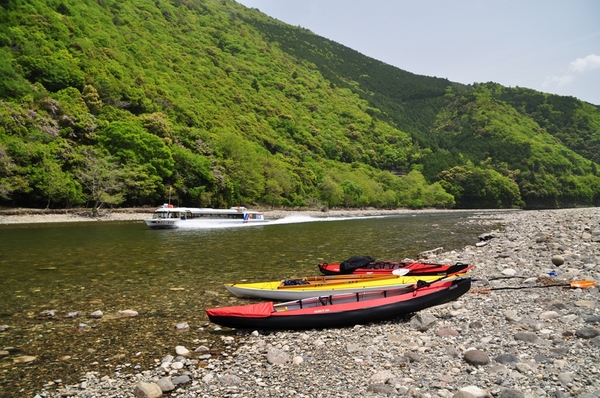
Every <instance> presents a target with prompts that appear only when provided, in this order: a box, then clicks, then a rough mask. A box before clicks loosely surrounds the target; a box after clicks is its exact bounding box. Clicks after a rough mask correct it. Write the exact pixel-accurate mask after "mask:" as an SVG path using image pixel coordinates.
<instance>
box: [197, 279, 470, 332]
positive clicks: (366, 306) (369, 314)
mask: <svg viewBox="0 0 600 398" xmlns="http://www.w3.org/2000/svg"><path fill="white" fill-rule="evenodd" d="M470 288H471V278H468V277H465V278H454V279H451V280H445V281H438V282H433V283H431V284H430V285H429V286H422V287H416V286H411V287H405V288H400V289H385V290H381V289H380V290H379V291H378V292H368V293H364V292H363V293H354V294H338V295H332V296H319V297H312V298H308V299H305V300H297V301H291V302H287V303H281V304H274V303H272V302H267V303H258V304H250V305H246V306H235V307H222V308H213V309H208V310H206V313H207V315H208V317H209V319H210V321H211V322H213V323H216V324H218V325H221V326H225V327H231V328H237V329H271V330H301V329H321V328H330V327H343V326H353V325H357V324H365V323H371V322H379V321H383V320H388V319H392V318H395V317H398V316H401V315H406V314H410V313H414V312H417V311H421V310H423V309H426V308H429V307H433V306H436V305H440V304H445V303H448V302H450V301H453V300H456V299H457V298H459V297H460V296H462V295H463V294H465V293H467V292H468V291H469V290H470Z"/></svg>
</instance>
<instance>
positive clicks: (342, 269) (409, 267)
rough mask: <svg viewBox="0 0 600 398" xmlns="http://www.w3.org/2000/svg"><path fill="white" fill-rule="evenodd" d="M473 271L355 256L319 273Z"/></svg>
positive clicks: (462, 266)
mask: <svg viewBox="0 0 600 398" xmlns="http://www.w3.org/2000/svg"><path fill="white" fill-rule="evenodd" d="M471 269H473V265H470V264H463V263H456V264H434V263H422V262H418V261H410V262H404V261H375V259H373V258H372V257H368V256H355V257H351V258H349V259H348V260H346V261H344V262H342V263H340V264H327V263H323V264H319V271H321V273H322V274H323V275H342V274H375V275H377V274H380V275H386V274H394V273H395V271H396V272H397V271H399V270H402V271H403V272H402V274H403V275H408V276H411V275H412V276H420V275H423V276H425V275H440V276H442V275H452V274H456V273H464V272H468V271H470V270H471Z"/></svg>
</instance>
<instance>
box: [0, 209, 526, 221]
mask: <svg viewBox="0 0 600 398" xmlns="http://www.w3.org/2000/svg"><path fill="white" fill-rule="evenodd" d="M154 210H156V208H123V209H107V210H101V211H100V212H99V214H98V215H96V216H94V215H92V211H91V209H83V208H80V209H28V208H13V209H0V225H2V224H33V223H54V222H60V223H65V222H92V221H143V220H144V219H147V218H152V214H153V213H154ZM252 210H258V211H262V212H263V214H264V215H265V218H266V219H267V220H269V219H271V220H277V219H281V218H285V217H287V216H291V215H306V216H310V217H367V216H392V215H399V214H427V213H440V212H498V211H503V212H505V211H516V210H507V209H502V210H494V209H492V210H490V209H468V210H464V209H460V210H456V209H420V210H412V209H408V208H397V209H375V208H364V209H352V208H348V209H327V210H325V209H317V208H306V209H289V210H288V209H261V208H257V209H252Z"/></svg>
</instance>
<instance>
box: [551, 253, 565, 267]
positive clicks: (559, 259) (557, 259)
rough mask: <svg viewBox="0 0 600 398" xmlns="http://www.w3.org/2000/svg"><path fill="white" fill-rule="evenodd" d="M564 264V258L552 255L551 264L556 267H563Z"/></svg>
mask: <svg viewBox="0 0 600 398" xmlns="http://www.w3.org/2000/svg"><path fill="white" fill-rule="evenodd" d="M564 263H565V258H564V257H563V256H559V255H558V254H557V255H554V256H552V264H554V265H556V266H557V267H559V266H561V265H563V264H564Z"/></svg>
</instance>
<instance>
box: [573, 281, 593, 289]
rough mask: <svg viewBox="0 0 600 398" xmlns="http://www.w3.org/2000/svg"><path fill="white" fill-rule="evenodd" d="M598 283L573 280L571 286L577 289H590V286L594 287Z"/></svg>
mask: <svg viewBox="0 0 600 398" xmlns="http://www.w3.org/2000/svg"><path fill="white" fill-rule="evenodd" d="M594 286H596V284H595V283H594V282H593V281H573V282H571V287H574V288H576V289H589V288H590V287H594Z"/></svg>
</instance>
